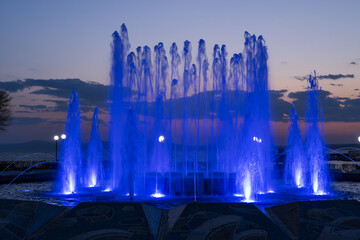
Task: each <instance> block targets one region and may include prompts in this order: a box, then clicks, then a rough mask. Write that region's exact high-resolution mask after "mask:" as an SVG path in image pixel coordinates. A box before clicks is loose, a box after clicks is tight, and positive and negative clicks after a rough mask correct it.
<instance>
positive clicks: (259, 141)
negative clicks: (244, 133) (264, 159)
mask: <svg viewBox="0 0 360 240" xmlns="http://www.w3.org/2000/svg"><path fill="white" fill-rule="evenodd" d="M253 141H254V142H258V143H261V142H262V140H261V138H258V137H253Z"/></svg>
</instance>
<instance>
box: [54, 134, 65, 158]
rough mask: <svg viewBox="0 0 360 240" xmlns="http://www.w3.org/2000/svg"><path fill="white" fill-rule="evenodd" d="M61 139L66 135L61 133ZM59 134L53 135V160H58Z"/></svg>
mask: <svg viewBox="0 0 360 240" xmlns="http://www.w3.org/2000/svg"><path fill="white" fill-rule="evenodd" d="M60 137H61V140H65V139H66V135H65V134H61V136H60ZM59 139H60V138H59V136H58V135H55V136H54V140H55V157H56V158H55V160H56V161H57V160H58V141H59Z"/></svg>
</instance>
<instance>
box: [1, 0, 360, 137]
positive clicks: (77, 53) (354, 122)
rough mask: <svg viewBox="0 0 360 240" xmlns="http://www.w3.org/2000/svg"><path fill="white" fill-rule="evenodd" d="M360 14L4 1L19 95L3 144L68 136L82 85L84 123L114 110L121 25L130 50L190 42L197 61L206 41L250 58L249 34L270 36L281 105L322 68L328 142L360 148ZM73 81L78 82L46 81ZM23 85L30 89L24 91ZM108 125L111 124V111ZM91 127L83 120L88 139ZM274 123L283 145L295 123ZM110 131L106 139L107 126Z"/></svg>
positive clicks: (224, 4) (7, 53)
mask: <svg viewBox="0 0 360 240" xmlns="http://www.w3.org/2000/svg"><path fill="white" fill-rule="evenodd" d="M359 9H360V2H359V1H356V0H353V1H350V0H346V1H340V0H339V1H332V0H323V1H285V0H284V1H266V0H264V1H258V0H255V1H250V0H249V1H218V0H217V1H213V0H207V1H195V0H192V1H190V0H182V1H166V0H164V1H145V0H144V1H136V0H133V1H92V0H78V1H67V0H62V1H60V0H59V1H55V0H54V1H46V0H43V1H40V0H32V1H28V0H23V1H19V0H13V1H10V0H4V1H1V2H0V88H5V89H7V90H9V91H10V92H11V94H12V96H13V97H14V119H15V121H14V125H13V126H12V127H10V128H9V129H8V131H6V132H4V133H1V134H0V143H12V142H14V143H15V142H24V141H30V140H50V139H51V137H52V136H53V135H54V133H58V132H61V131H62V129H63V128H64V125H63V124H62V122H64V120H65V119H66V97H67V96H69V95H70V93H71V89H72V87H73V85H74V84H75V85H76V84H77V85H76V86H79V88H80V89H79V93H80V97H81V91H84V93H83V95H85V96H84V97H83V99H82V100H81V101H83V102H81V103H82V106H83V107H84V109H83V111H84V119H85V117H87V118H89V117H90V116H91V111H92V110H91V109H90V108H91V107H93V106H94V105H100V106H101V104H102V106H105V103H104V101H102V100H103V99H104V98H106V97H105V96H106V92H107V90H106V86H107V85H108V84H109V69H110V64H111V63H110V42H111V34H112V32H113V31H115V30H118V29H119V28H120V25H121V24H122V23H125V24H126V25H127V27H128V31H129V38H130V42H131V46H132V48H131V50H134V49H135V48H136V47H137V46H144V45H149V46H150V47H151V48H153V46H154V45H155V44H157V43H158V42H160V41H162V42H163V43H164V45H165V49H166V50H167V52H168V50H169V47H170V44H171V43H172V42H174V41H175V42H176V43H177V44H178V46H179V48H180V49H182V45H183V42H184V41H185V40H190V41H191V42H192V45H193V59H195V57H194V56H195V55H196V52H197V51H196V48H197V42H198V40H199V39H200V38H203V39H205V41H206V45H207V50H208V57H209V59H211V49H212V47H213V45H214V44H215V43H219V44H226V45H227V49H228V52H229V56H231V55H232V54H233V53H238V52H241V51H242V49H243V42H244V37H243V34H244V31H249V32H250V33H252V34H256V35H263V37H264V38H265V40H266V45H267V46H268V53H269V71H270V73H269V74H270V76H269V83H270V88H271V90H273V93H274V94H273V95H274V96H273V97H274V101H278V102H279V101H284V100H285V101H290V100H295V101H298V102H301V99H302V98H301V97H302V96H303V95H301V94H303V91H304V88H305V87H306V81H301V80H299V79H301V78H302V77H304V76H306V75H308V74H309V73H310V72H312V71H313V70H316V71H317V73H318V75H320V76H324V77H323V78H322V79H320V85H321V87H322V89H323V90H324V94H323V96H324V102H323V104H325V105H326V106H325V107H324V115H325V139H326V141H327V142H328V143H355V142H356V140H357V136H358V135H360V99H359V98H360V91H359V90H358V89H359V88H360V30H359V25H358V24H359V23H360V14H359ZM68 78H69V79H73V80H69V81H67V83H64V81H62V80H58V81H55V82H54V81H53V82H51V81H49V80H47V79H68ZM25 79H42V80H44V81H36V80H25ZM74 79H80V80H81V81H80V80H79V81H80V82H79V81H77V80H74ZM17 80H22V82H17V83H18V84H17V85H16V84H15V82H14V81H17ZM88 82H97V83H99V84H100V85H96V86H95V85H94V84H89V83H88ZM58 83H62V84H58ZM14 84H15V85H16V86H15V85H14ZM93 88H95V89H99V88H101V89H102V90H101V91H102V92H101V94H103V95H102V96H103V98H100V97H99V99H95V100H94V99H93V98H94V97H93V96H94V94H92V95H91V94H86V93H88V92H89V91H91V90H89V89H93ZM49 89H50V90H53V91H46V90H49ZM356 89H357V90H356ZM279 90H286V91H279ZM279 92H281V94H280V95H279ZM276 94H277V95H276ZM291 96H292V97H293V98H291ZM286 103H287V102H285V103H284V102H282V105H281V107H278V105H274V106H273V108H276V110H277V111H279V114H280V116H281V114H282V113H284V114H287V111H288V105H287V104H286ZM86 107H88V109H85V108H86ZM282 108H283V109H282ZM339 112H342V114H341V117H340V116H339ZM102 118H103V119H104V121H106V119H107V116H106V114H105V113H104V114H103V115H102ZM90 124H91V122H90V121H86V120H85V121H84V138H86V136H87V132H88V128H89V125H90ZM272 126H273V132H274V138H275V142H276V143H279V144H283V143H284V142H285V140H286V131H287V122H286V120H284V119H282V120H279V118H275V119H273V123H272ZM102 131H103V136H104V138H106V135H107V134H106V132H107V130H106V126H105V124H104V126H103V128H102Z"/></svg>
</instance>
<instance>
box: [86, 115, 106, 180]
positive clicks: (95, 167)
mask: <svg viewBox="0 0 360 240" xmlns="http://www.w3.org/2000/svg"><path fill="white" fill-rule="evenodd" d="M99 122H100V121H99V110H98V108H95V110H94V115H93V122H92V126H91V135H90V141H89V144H88V149H87V158H86V165H85V169H86V171H85V179H84V186H85V187H95V186H99V185H100V184H101V183H102V180H103V150H104V149H103V144H102V140H101V135H100V128H99Z"/></svg>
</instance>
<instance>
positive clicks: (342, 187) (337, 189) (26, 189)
mask: <svg viewBox="0 0 360 240" xmlns="http://www.w3.org/2000/svg"><path fill="white" fill-rule="evenodd" d="M53 184H54V183H53V182H37V183H19V184H12V185H11V186H9V187H7V185H5V184H0V196H1V197H0V198H1V199H16V200H32V201H41V202H45V203H48V204H53V205H60V206H67V207H73V206H75V205H76V204H77V203H78V202H80V201H94V200H96V201H104V202H106V201H111V199H108V198H106V197H104V198H103V199H100V198H97V199H91V198H89V199H82V200H80V199H79V198H77V197H67V198H63V197H59V196H56V195H53V194H49V193H50V192H51V191H52V189H53ZM332 190H333V192H334V193H335V194H334V195H332V196H331V197H330V198H329V197H328V198H317V199H315V198H314V199H306V198H298V200H301V201H305V200H324V199H353V200H357V201H360V182H332ZM283 197H284V195H282V197H281V198H282V199H281V200H280V201H279V199H276V198H274V201H276V202H275V203H272V204H271V203H270V202H264V203H261V202H258V203H257V204H258V205H264V206H265V207H268V206H272V205H280V204H285V203H287V202H292V201H296V200H295V199H294V198H293V196H289V198H288V199H286V198H285V199H284V198H283ZM306 197H311V196H306ZM224 199H225V202H226V201H231V202H234V199H230V198H229V199H228V198H224ZM119 201H121V200H119ZM122 201H125V200H124V199H123V200H122ZM181 201H184V200H179V201H176V200H175V201H172V202H173V205H177V204H180V203H183V202H181ZM186 201H187V202H189V201H192V199H188V200H186ZM218 201H220V202H221V199H220V200H218ZM150 204H151V203H150ZM154 204H155V205H157V206H158V207H169V206H168V205H164V206H163V205H162V204H164V203H162V202H158V203H155V202H154ZM170 207H171V206H170Z"/></svg>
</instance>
